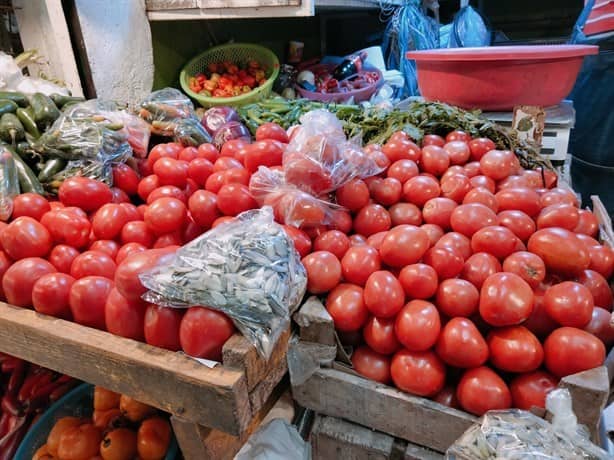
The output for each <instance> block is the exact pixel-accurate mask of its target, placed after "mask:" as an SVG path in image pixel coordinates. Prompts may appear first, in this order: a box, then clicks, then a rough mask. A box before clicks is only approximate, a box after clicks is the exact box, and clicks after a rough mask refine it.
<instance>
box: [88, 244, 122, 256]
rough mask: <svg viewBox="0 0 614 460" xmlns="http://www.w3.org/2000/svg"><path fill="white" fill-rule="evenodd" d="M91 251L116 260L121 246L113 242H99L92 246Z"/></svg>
mask: <svg viewBox="0 0 614 460" xmlns="http://www.w3.org/2000/svg"><path fill="white" fill-rule="evenodd" d="M89 249H90V251H98V252H103V253H105V254H107V255H108V256H109V257H111V259H113V260H115V258H116V257H117V252H118V251H119V244H117V243H116V242H115V241H113V240H97V241H94V242H93V243H92V244H91V245H90V247H89Z"/></svg>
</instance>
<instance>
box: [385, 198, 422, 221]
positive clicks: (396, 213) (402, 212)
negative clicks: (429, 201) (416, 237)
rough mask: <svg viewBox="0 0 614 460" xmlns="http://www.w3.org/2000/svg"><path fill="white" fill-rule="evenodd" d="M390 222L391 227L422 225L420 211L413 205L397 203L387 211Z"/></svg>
mask: <svg viewBox="0 0 614 460" xmlns="http://www.w3.org/2000/svg"><path fill="white" fill-rule="evenodd" d="M388 213H389V214H390V221H391V225H392V226H393V227H396V226H397V225H403V224H406V225H420V224H422V211H420V208H419V207H418V206H416V205H415V204H411V203H397V204H395V205H392V206H391V207H390V208H389V209H388Z"/></svg>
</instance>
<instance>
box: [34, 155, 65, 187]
mask: <svg viewBox="0 0 614 460" xmlns="http://www.w3.org/2000/svg"><path fill="white" fill-rule="evenodd" d="M66 164H67V162H66V160H64V159H62V158H51V159H49V160H47V161H46V162H45V164H44V166H43V167H42V168H41V172H40V173H39V174H38V180H40V181H41V182H49V181H50V180H51V178H52V177H53V176H55V175H56V174H57V173H59V172H60V171H62V170H63V169H64V168H65V167H66Z"/></svg>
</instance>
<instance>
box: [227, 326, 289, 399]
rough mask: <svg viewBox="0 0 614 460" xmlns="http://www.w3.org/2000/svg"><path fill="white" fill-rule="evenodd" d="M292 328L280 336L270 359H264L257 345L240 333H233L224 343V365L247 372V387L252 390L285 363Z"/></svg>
mask: <svg viewBox="0 0 614 460" xmlns="http://www.w3.org/2000/svg"><path fill="white" fill-rule="evenodd" d="M289 338H290V328H288V330H286V331H285V332H284V333H283V334H282V335H281V336H280V337H279V340H278V341H277V343H276V344H275V347H274V349H273V352H272V353H271V356H270V357H269V359H268V360H267V359H264V358H263V357H262V356H260V354H258V351H257V350H256V347H254V346H253V345H252V344H251V343H249V341H248V340H247V339H246V338H245V337H243V336H242V335H240V334H235V335H233V336H232V337H231V338H230V339H228V341H227V342H226V343H225V344H224V348H223V349H222V362H223V363H224V367H228V368H235V369H237V370H240V371H242V372H244V373H245V376H246V378H247V389H248V391H252V390H253V389H254V388H255V387H256V385H258V383H260V381H261V380H262V379H263V378H264V377H265V376H266V375H267V374H268V373H269V372H270V371H271V370H272V369H275V368H278V367H279V366H280V365H282V364H280V363H282V362H283V363H285V361H286V354H287V352H288V339H289Z"/></svg>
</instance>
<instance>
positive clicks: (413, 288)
mask: <svg viewBox="0 0 614 460" xmlns="http://www.w3.org/2000/svg"><path fill="white" fill-rule="evenodd" d="M399 282H400V283H401V285H402V286H403V290H404V291H405V294H406V295H407V296H408V297H409V298H412V299H430V298H431V297H433V296H434V295H435V292H437V283H438V281H437V272H436V271H435V269H434V268H433V267H431V266H429V265H426V264H413V265H407V266H406V267H404V268H403V269H402V270H401V272H400V273H399Z"/></svg>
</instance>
